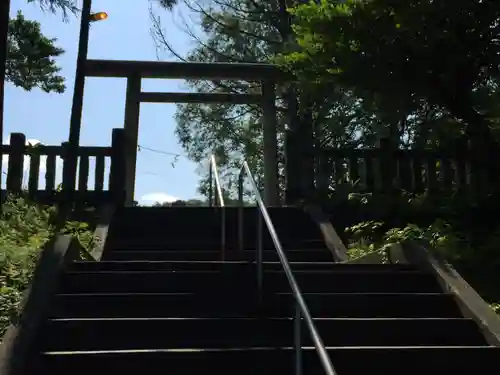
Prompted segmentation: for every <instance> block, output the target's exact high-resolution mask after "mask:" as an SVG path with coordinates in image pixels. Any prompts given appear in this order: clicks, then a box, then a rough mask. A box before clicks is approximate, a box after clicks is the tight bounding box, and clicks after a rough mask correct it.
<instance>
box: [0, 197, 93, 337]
mask: <svg viewBox="0 0 500 375" xmlns="http://www.w3.org/2000/svg"><path fill="white" fill-rule="evenodd" d="M2 209H3V210H2V213H1V214H0V337H2V336H3V334H4V332H5V330H6V329H7V326H8V324H9V322H10V321H11V319H12V317H14V316H15V314H17V309H18V306H19V303H20V301H21V298H22V295H23V292H24V290H25V289H26V287H27V286H28V284H29V281H30V279H31V276H32V274H33V271H34V269H35V267H36V262H37V259H38V255H39V252H40V250H41V249H42V248H43V246H44V245H45V243H46V242H47V241H48V240H49V239H50V238H51V237H52V236H54V235H55V226H54V220H55V213H56V210H55V208H54V207H43V206H40V205H37V204H34V203H31V202H30V201H28V200H26V199H24V198H22V197H10V198H9V199H7V201H6V202H5V203H4V204H3V206H2ZM62 232H64V233H71V234H73V235H75V236H77V237H78V239H79V240H80V242H81V243H82V245H83V246H84V247H86V248H87V249H91V247H92V246H93V238H92V232H91V231H90V230H89V228H88V227H87V226H86V224H85V223H78V222H68V223H67V224H66V226H65V228H63V230H62Z"/></svg>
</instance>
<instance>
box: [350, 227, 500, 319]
mask: <svg viewBox="0 0 500 375" xmlns="http://www.w3.org/2000/svg"><path fill="white" fill-rule="evenodd" d="M345 233H346V235H347V237H348V238H347V241H348V242H349V247H348V256H349V257H350V258H351V259H353V258H358V257H361V256H363V255H366V254H368V253H372V252H380V253H382V254H383V255H384V256H385V254H386V250H387V249H388V247H389V246H392V244H396V243H403V242H405V241H418V242H423V243H426V244H427V245H428V246H429V247H430V248H432V249H434V250H435V251H436V252H437V253H438V254H440V256H442V257H443V258H444V259H446V260H447V261H448V262H450V263H451V264H453V265H454V267H455V268H456V269H457V270H458V272H459V273H460V274H462V276H463V277H464V278H465V279H467V281H468V282H469V283H470V284H471V285H472V286H473V287H474V288H475V289H476V290H477V291H478V292H479V293H480V294H481V295H482V296H483V298H485V299H486V300H490V301H500V290H499V289H498V285H499V283H500V279H499V276H498V269H499V267H500V254H499V253H498V251H497V244H498V240H499V238H500V226H499V225H498V224H497V225H496V227H495V228H494V229H493V230H489V231H487V232H485V231H481V232H480V233H476V230H475V228H473V227H468V229H464V227H463V225H462V224H461V223H460V222H459V221H454V220H451V221H445V220H443V219H437V220H434V221H433V222H432V223H431V224H430V225H421V226H419V225H416V224H414V223H411V222H410V223H404V224H403V225H402V226H400V227H391V226H387V225H386V224H385V223H383V222H381V221H374V220H372V221H366V222H360V223H357V224H355V225H352V226H350V227H347V228H346V229H345ZM492 307H493V308H494V310H495V311H497V312H500V311H499V310H500V308H499V306H498V304H493V305H492Z"/></svg>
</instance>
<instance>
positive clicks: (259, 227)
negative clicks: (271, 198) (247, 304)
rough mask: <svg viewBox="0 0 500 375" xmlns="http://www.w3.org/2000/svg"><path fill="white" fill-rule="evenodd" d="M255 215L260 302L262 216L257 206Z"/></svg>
mask: <svg viewBox="0 0 500 375" xmlns="http://www.w3.org/2000/svg"><path fill="white" fill-rule="evenodd" d="M255 212H256V213H257V254H256V261H257V291H258V293H259V301H260V302H262V293H263V291H264V289H263V282H264V280H263V279H264V270H263V262H262V258H263V255H264V254H263V253H262V251H263V250H262V215H261V214H260V210H259V206H257V207H256V210H255Z"/></svg>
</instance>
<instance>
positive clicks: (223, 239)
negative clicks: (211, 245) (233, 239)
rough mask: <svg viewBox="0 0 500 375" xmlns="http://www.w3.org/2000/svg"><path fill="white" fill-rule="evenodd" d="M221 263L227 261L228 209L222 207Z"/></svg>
mask: <svg viewBox="0 0 500 375" xmlns="http://www.w3.org/2000/svg"><path fill="white" fill-rule="evenodd" d="M221 216H222V218H221V247H222V248H221V261H222V262H224V261H225V260H226V208H225V207H224V206H223V207H221Z"/></svg>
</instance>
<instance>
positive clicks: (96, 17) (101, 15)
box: [90, 12, 108, 22]
mask: <svg viewBox="0 0 500 375" xmlns="http://www.w3.org/2000/svg"><path fill="white" fill-rule="evenodd" d="M107 18H108V13H106V12H98V13H92V14H91V15H90V22H97V21H103V20H105V19H107Z"/></svg>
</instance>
